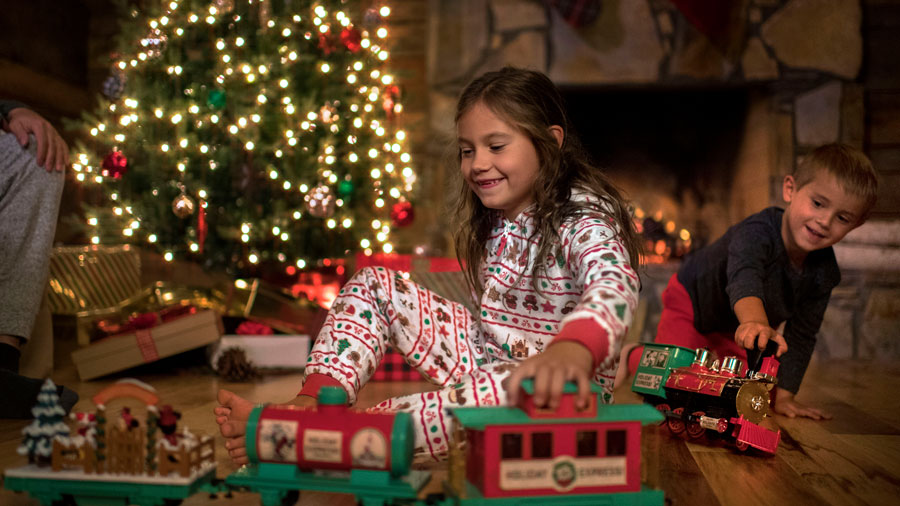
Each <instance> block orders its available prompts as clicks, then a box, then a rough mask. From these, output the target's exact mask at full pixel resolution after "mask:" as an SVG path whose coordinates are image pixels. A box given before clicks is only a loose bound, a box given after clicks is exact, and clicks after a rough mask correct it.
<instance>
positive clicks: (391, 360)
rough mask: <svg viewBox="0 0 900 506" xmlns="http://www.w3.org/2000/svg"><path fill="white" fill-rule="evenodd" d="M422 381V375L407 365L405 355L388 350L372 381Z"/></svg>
mask: <svg viewBox="0 0 900 506" xmlns="http://www.w3.org/2000/svg"><path fill="white" fill-rule="evenodd" d="M421 379H423V378H422V375H421V374H420V373H419V371H417V370H415V369H413V368H412V367H410V366H409V364H408V363H406V360H405V359H404V358H403V355H401V354H399V353H397V352H396V351H394V350H393V349H391V348H388V349H387V351H386V352H385V353H384V358H382V359H381V363H380V364H378V368H377V369H375V374H373V375H372V378H371V380H370V381H419V380H421Z"/></svg>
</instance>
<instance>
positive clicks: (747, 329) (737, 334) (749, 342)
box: [734, 322, 788, 357]
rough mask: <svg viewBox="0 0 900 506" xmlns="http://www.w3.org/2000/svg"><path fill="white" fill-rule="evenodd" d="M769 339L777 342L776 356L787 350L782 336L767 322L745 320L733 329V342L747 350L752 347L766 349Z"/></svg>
mask: <svg viewBox="0 0 900 506" xmlns="http://www.w3.org/2000/svg"><path fill="white" fill-rule="evenodd" d="M770 340H771V341H775V342H776V343H778V351H777V352H775V356H776V357H780V356H781V355H783V354H784V352H786V351H787V349H788V347H787V343H786V342H785V341H784V337H783V336H782V335H781V334H779V333H778V332H776V331H775V329H773V328H772V327H770V326H769V325H768V324H765V323H760V322H746V323H742V324H740V325H739V326H738V328H737V330H736V331H734V342H736V343H738V344H739V345H740V346H742V347H744V348H746V349H748V350H752V349H753V348H758V349H760V350H764V349H766V343H768V342H769V341H770Z"/></svg>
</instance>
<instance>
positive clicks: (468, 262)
mask: <svg viewBox="0 0 900 506" xmlns="http://www.w3.org/2000/svg"><path fill="white" fill-rule="evenodd" d="M477 103H483V104H484V105H485V106H487V107H488V108H489V109H490V110H491V111H493V112H494V114H497V115H498V116H500V117H501V118H503V119H504V120H505V121H507V122H508V123H509V124H510V125H512V126H514V127H516V128H518V129H519V130H520V131H522V132H524V133H525V134H526V135H528V136H529V137H530V138H531V142H532V143H533V144H534V147H535V150H536V151H537V153H538V158H539V163H540V169H539V171H538V176H537V180H536V181H535V182H534V203H535V207H536V208H535V209H534V221H535V228H534V232H532V233H540V234H541V239H540V241H539V243H538V255H537V258H536V259H535V260H534V262H535V263H534V270H533V273H532V275H533V277H532V285H533V286H534V288H535V291H538V292H539V289H538V282H537V279H538V275H539V274H541V273H545V272H546V269H547V267H546V265H545V264H544V262H545V261H546V259H547V258H548V257H551V256H553V257H555V255H556V251H551V250H552V249H553V247H554V245H555V244H556V245H558V244H561V242H562V241H561V240H560V237H559V229H560V227H561V226H562V225H563V223H564V222H565V221H566V220H567V219H568V218H571V217H575V216H577V215H579V214H583V213H585V212H588V211H590V212H597V213H601V214H603V215H607V216H610V217H611V218H612V219H613V220H615V222H616V224H617V225H618V237H619V240H621V241H622V244H623V245H624V246H625V248H626V249H627V251H628V256H629V259H630V261H631V265H632V267H633V268H634V269H635V270H637V267H638V265H639V263H640V253H641V249H642V248H641V241H640V238H639V236H638V234H637V231H636V230H635V227H634V223H633V222H632V218H631V213H630V212H629V209H628V206H627V204H626V202H625V199H624V198H623V196H622V193H621V192H620V191H619V190H618V189H617V188H616V187H615V186H614V185H613V184H612V182H610V181H609V179H607V177H606V176H605V175H604V174H603V171H602V170H600V169H599V168H597V167H594V166H593V165H592V164H591V162H590V159H589V157H588V155H587V153H586V152H585V151H584V148H582V146H581V142H580V141H579V140H578V137H577V135H575V133H574V132H573V130H572V127H571V125H570V124H569V121H568V117H567V116H566V110H565V105H564V103H563V99H562V96H561V95H560V93H559V90H558V89H557V88H556V86H555V85H554V84H553V82H552V81H551V80H550V79H549V78H548V77H547V76H545V75H544V74H542V73H540V72H535V71H532V70H525V69H519V68H514V67H506V68H504V69H502V70H498V71H495V72H488V73H486V74H484V75H482V76H481V77H479V78H478V79H475V80H474V81H472V82H471V83H470V84H469V85H468V86H466V88H465V90H463V92H462V95H461V96H460V98H459V103H458V104H457V106H456V118H455V119H456V123H457V124H458V123H459V119H460V118H461V117H462V115H463V114H465V112H466V111H468V110H469V109H470V108H471V107H472V106H474V105H475V104H477ZM553 125H559V126H560V127H562V128H563V131H564V134H565V137H564V139H563V144H562V147H560V146H559V144H558V142H557V140H556V138H555V137H554V136H553V135H552V134H551V132H550V127H551V126H553ZM460 162H461V158H460V156H459V153H457V164H459V163H460ZM457 174H459V171H457ZM459 180H460V181H459V185H458V187H459V188H458V194H457V197H456V199H455V202H454V207H455V208H456V209H455V210H456V213H455V216H456V219H457V220H458V222H457V223H456V231H455V235H454V242H455V245H456V256H457V259H458V260H459V261H460V264H461V265H465V271H466V279H467V280H468V282H469V283H470V285H471V286H472V288H473V289H474V290H475V291H476V293H477V294H478V295H479V296H480V295H481V293H482V291H483V286H482V284H481V279H480V268H481V262H482V261H483V260H484V258H485V253H486V251H485V245H486V244H487V241H488V238H489V236H490V231H491V226H492V224H493V220H494V217H495V216H496V211H495V210H492V209H488V208H487V207H485V206H484V205H483V204H482V203H481V200H480V199H479V198H478V196H477V195H475V192H473V191H472V190H471V188H469V186H468V184H466V181H464V180H463V178H461V177H460V178H459ZM575 188H579V189H582V190H584V191H587V192H588V193H590V194H592V195H595V196H596V197H597V198H599V200H600V204H596V203H595V204H590V203H587V202H573V201H572V200H571V196H572V190H573V189H575Z"/></svg>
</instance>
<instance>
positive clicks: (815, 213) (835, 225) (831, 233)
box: [781, 169, 865, 261]
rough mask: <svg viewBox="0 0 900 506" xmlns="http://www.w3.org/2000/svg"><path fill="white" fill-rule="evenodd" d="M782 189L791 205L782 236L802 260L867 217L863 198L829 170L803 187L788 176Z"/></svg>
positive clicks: (783, 222)
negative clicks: (840, 182)
mask: <svg viewBox="0 0 900 506" xmlns="http://www.w3.org/2000/svg"><path fill="white" fill-rule="evenodd" d="M782 191H783V194H784V200H785V202H787V204H788V205H787V209H785V212H784V219H783V220H782V225H781V236H782V238H783V239H784V245H785V248H787V250H788V254H789V255H790V256H791V258H792V259H800V260H801V261H802V259H803V258H805V257H806V255H807V254H808V253H810V252H812V251H815V250H818V249H822V248H827V247H829V246H831V245H833V244H835V243H837V242H838V241H840V240H841V239H843V238H844V236H845V235H847V233H848V232H850V231H851V230H853V229H854V228H856V227H858V226H859V225H862V223H863V221H864V220H863V214H864V213H865V202H864V201H863V199H862V198H860V197H858V196H856V195H853V194H851V193H848V192H847V191H845V190H844V189H843V188H842V187H841V185H840V184H839V183H838V181H837V179H836V178H835V177H834V176H833V175H831V174H830V173H829V172H827V171H825V170H822V169H820V170H819V171H817V174H816V176H815V177H814V178H813V179H812V181H810V182H809V183H806V184H805V185H803V186H802V187H800V188H797V183H796V181H795V180H794V177H793V176H786V177H785V178H784V183H783V186H782Z"/></svg>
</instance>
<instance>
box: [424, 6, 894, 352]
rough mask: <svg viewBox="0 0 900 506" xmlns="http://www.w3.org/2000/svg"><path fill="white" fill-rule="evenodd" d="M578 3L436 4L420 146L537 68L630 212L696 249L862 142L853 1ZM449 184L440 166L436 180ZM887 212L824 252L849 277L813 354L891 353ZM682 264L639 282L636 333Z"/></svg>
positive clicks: (653, 270)
mask: <svg viewBox="0 0 900 506" xmlns="http://www.w3.org/2000/svg"><path fill="white" fill-rule="evenodd" d="M572 4H578V2H572ZM582 4H584V5H588V6H590V7H591V9H589V10H583V11H577V12H572V11H565V10H563V7H564V6H565V5H566V2H552V1H539V0H431V2H430V3H429V26H428V33H429V41H428V45H427V53H428V58H427V66H428V85H429V103H430V111H429V118H430V120H429V121H430V130H431V132H432V135H431V137H432V138H433V139H435V140H436V141H435V142H431V143H430V144H432V145H435V146H440V145H442V144H448V143H452V141H453V139H454V137H455V130H454V127H453V125H452V118H453V111H454V106H455V100H456V97H457V95H458V93H459V92H460V90H461V89H462V87H463V86H464V85H465V83H467V82H468V81H469V80H470V79H471V78H473V77H475V76H477V75H479V74H481V73H483V72H485V71H488V70H495V69H498V68H501V67H502V66H504V65H515V66H520V67H527V68H533V69H536V70H541V71H543V72H545V73H547V74H548V75H549V76H550V77H551V78H552V79H553V80H554V82H556V83H557V85H558V86H560V88H561V89H562V90H563V92H564V94H565V96H566V100H567V102H568V105H569V110H570V111H571V112H572V120H573V122H574V124H575V127H576V130H577V131H578V133H579V135H580V137H581V138H582V140H583V141H584V144H585V145H586V147H587V148H588V149H589V150H590V151H591V152H592V156H593V157H594V159H595V161H596V162H597V163H598V164H599V165H600V166H602V167H604V169H605V170H607V171H608V173H609V174H610V176H611V177H612V178H613V180H614V181H615V182H616V183H617V184H618V185H619V186H621V187H622V188H623V189H625V190H626V192H627V193H628V195H629V197H630V198H631V199H632V201H633V202H634V204H635V206H636V208H638V209H640V211H641V212H642V213H644V214H646V215H648V216H655V217H657V218H659V220H658V221H659V222H661V223H664V224H666V225H667V226H670V227H671V228H673V229H674V230H675V231H678V230H682V229H683V230H686V231H688V233H689V234H690V238H691V242H692V244H693V245H694V246H700V245H703V244H705V243H707V242H709V241H711V240H714V239H715V238H717V237H719V236H720V235H721V234H722V233H723V232H724V231H725V229H727V227H728V226H730V225H732V224H734V223H736V222H738V221H740V220H741V219H742V218H744V217H746V216H747V215H749V214H751V213H753V212H756V211H758V210H761V209H763V208H765V207H767V206H770V205H782V204H783V202H782V200H781V181H782V179H783V178H784V176H785V175H786V174H789V173H790V172H791V171H792V170H793V168H794V166H795V164H796V163H797V160H798V159H799V158H800V157H802V156H803V154H804V153H806V152H807V151H808V150H810V149H811V148H812V147H814V146H816V145H820V144H824V143H827V142H836V141H840V142H845V143H848V144H851V145H854V146H857V147H860V148H864V145H863V144H864V128H865V125H864V120H865V104H864V99H863V97H864V94H863V85H862V84H860V83H859V82H858V81H857V80H856V77H857V75H858V73H859V72H860V68H861V65H862V61H863V39H862V33H861V30H860V26H861V22H862V21H861V17H862V14H861V7H860V4H859V2H858V1H857V0H736V1H731V2H724V1H723V2H721V4H719V3H717V4H716V5H717V6H718V7H717V9H705V10H704V9H698V8H696V7H695V4H696V2H688V1H684V0H595V1H594V2H586V3H585V2H582ZM557 5H559V6H563V7H557ZM716 10H717V12H710V11H716ZM432 154H433V155H434V158H435V159H437V158H439V153H437V152H435V153H432ZM445 176H446V175H445V174H443V173H441V172H440V171H438V172H437V173H436V175H435V176H434V178H435V179H436V180H437V183H435V184H437V185H439V186H440V185H442V182H443V179H444V178H445ZM648 182H652V183H649V184H648ZM897 218H898V217H897V216H893V217H892V216H888V217H887V219H879V220H871V221H870V223H867V224H866V225H864V226H863V227H860V228H859V229H857V230H856V231H854V232H853V233H852V234H851V235H849V236H848V237H847V239H845V241H843V242H842V243H841V244H840V245H839V247H836V248H835V249H836V251H837V254H838V259H839V262H840V264H841V267H842V270H843V273H844V281H843V282H842V284H841V286H839V287H838V288H837V289H836V290H835V292H834V294H833V297H832V304H831V305H830V307H829V310H828V313H827V314H826V319H825V322H824V324H823V327H822V331H821V333H820V343H821V344H820V345H819V346H818V347H817V353H818V354H821V355H825V356H828V357H839V358H870V357H890V358H896V357H900V345H898V344H896V339H895V337H894V335H893V334H894V330H895V329H896V328H898V322H900V220H898V219H897ZM670 222H671V223H670ZM677 266H678V261H677V260H675V261H671V262H666V263H661V264H657V265H651V266H649V267H647V269H646V272H645V273H643V275H642V279H643V283H644V285H643V286H644V290H643V296H642V300H643V302H644V304H643V308H642V309H641V310H640V311H643V313H642V314H639V316H640V317H641V322H640V323H639V325H641V327H642V328H641V329H636V330H637V331H638V332H639V333H640V337H641V338H642V339H649V338H651V337H652V335H653V334H654V333H655V326H656V322H655V318H656V317H657V316H658V311H659V301H658V296H659V293H660V292H661V290H662V288H663V287H664V285H665V282H666V281H667V279H668V276H669V275H670V274H671V273H672V272H674V270H676V269H677Z"/></svg>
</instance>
